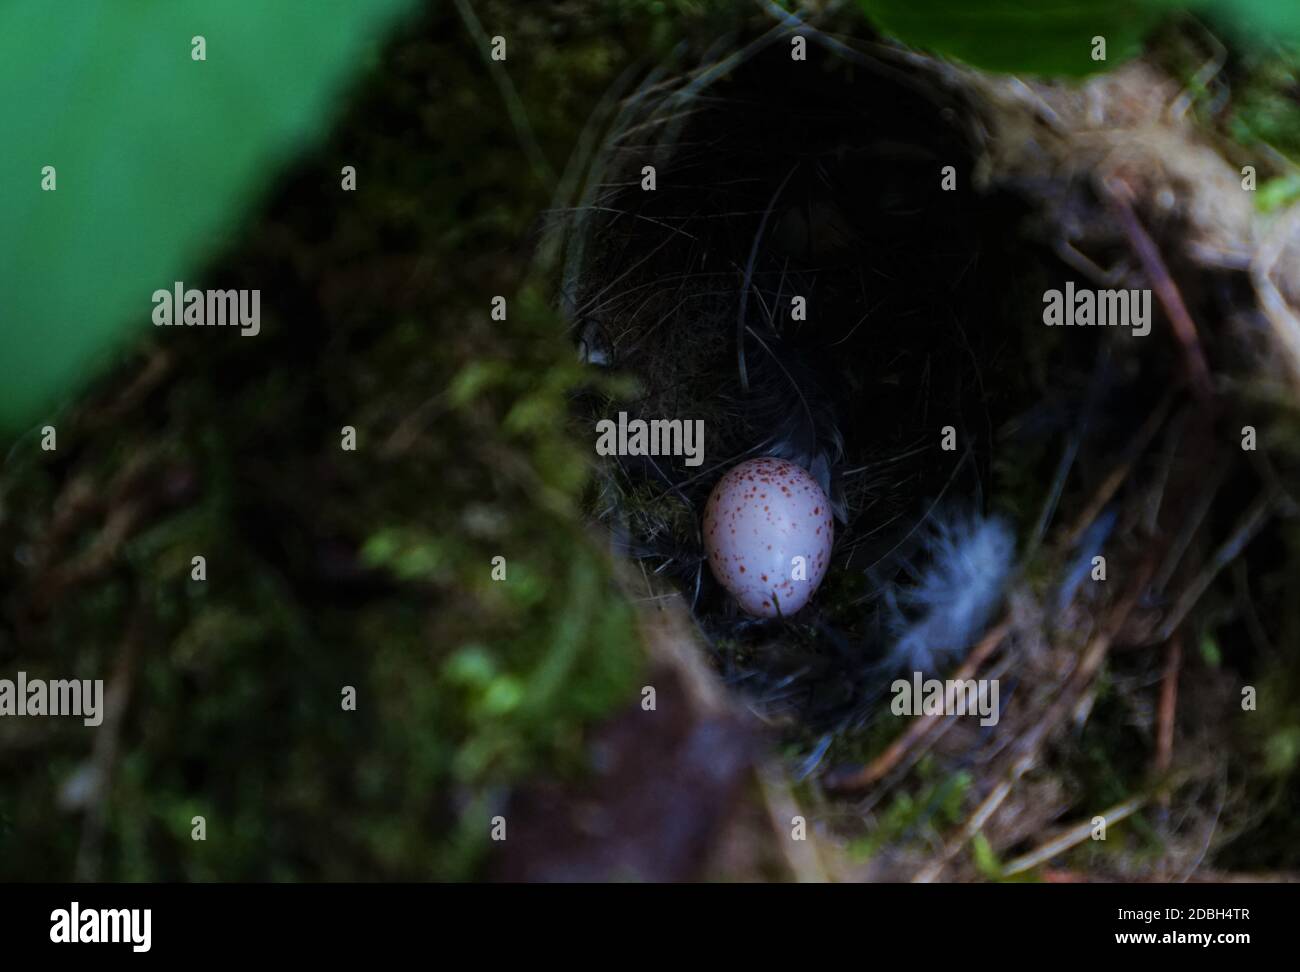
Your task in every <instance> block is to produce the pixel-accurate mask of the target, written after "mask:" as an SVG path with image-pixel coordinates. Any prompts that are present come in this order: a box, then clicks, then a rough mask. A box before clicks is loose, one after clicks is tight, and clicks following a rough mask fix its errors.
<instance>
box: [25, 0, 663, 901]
mask: <svg viewBox="0 0 1300 972" xmlns="http://www.w3.org/2000/svg"><path fill="white" fill-rule="evenodd" d="M476 7H477V10H478V16H479V18H480V20H481V21H482V22H483V23H484V25H485V30H486V31H487V32H488V33H489V34H495V33H498V32H499V31H502V30H504V29H505V28H508V31H506V32H507V33H508V34H509V43H510V49H509V68H510V71H509V74H510V78H511V79H512V81H513V83H514V85H515V86H516V87H517V89H518V93H519V96H520V98H521V99H522V104H523V106H524V111H525V114H526V116H527V119H528V124H529V125H530V127H531V131H532V137H534V138H535V139H536V141H537V143H538V145H539V146H540V149H541V152H542V153H544V155H545V156H546V158H547V159H548V160H549V163H550V166H551V168H552V169H553V170H554V171H560V170H562V168H563V163H564V161H565V159H566V158H567V156H568V153H569V152H570V151H571V150H572V149H573V147H574V145H575V144H576V143H577V141H578V135H579V132H580V131H581V128H582V126H583V125H584V123H585V122H586V121H587V119H588V117H589V116H590V114H591V113H592V111H593V109H594V108H595V106H596V105H597V104H598V102H599V100H600V99H601V97H602V96H603V95H604V94H605V91H606V89H607V88H608V86H609V85H610V84H611V83H612V82H613V81H614V79H615V78H616V77H617V75H618V74H619V73H620V72H622V71H624V70H626V69H627V67H628V66H629V65H630V64H633V63H635V62H637V60H638V58H641V57H643V56H647V55H650V54H652V53H653V49H654V46H655V44H662V43H663V42H664V41H665V30H666V29H667V28H666V24H665V21H664V20H663V18H661V17H654V16H652V14H651V12H649V11H646V10H644V9H640V8H637V9H631V10H626V11H619V10H616V9H613V8H607V7H594V6H591V5H586V4H573V5H570V6H569V7H568V8H567V9H562V10H558V11H550V12H547V13H546V15H543V13H542V12H541V11H536V12H534V11H531V10H521V9H519V7H518V5H510V4H477V5H476ZM651 27H654V30H653V31H652V30H651ZM521 144H522V142H521V136H520V133H519V132H517V131H516V129H515V128H514V127H513V126H512V124H511V121H510V118H509V117H508V114H507V112H506V111H505V109H504V108H503V100H502V95H501V92H500V91H499V89H498V87H497V85H496V84H495V83H494V80H493V76H492V74H491V71H490V67H489V62H488V61H487V59H486V57H485V56H484V53H483V52H482V51H480V50H479V49H478V47H477V46H476V45H475V44H474V43H472V42H471V40H470V37H469V34H468V33H467V31H466V28H465V25H464V24H463V23H462V22H461V20H460V19H459V17H458V16H457V13H456V10H455V8H454V6H453V5H451V4H440V5H437V9H436V10H435V11H433V12H430V13H429V14H428V15H426V16H425V17H424V19H423V20H422V21H420V22H418V23H415V24H413V25H410V26H408V27H407V28H405V29H404V30H403V32H402V36H400V37H398V38H396V39H395V40H394V42H393V43H391V44H390V45H388V46H387V47H386V48H385V49H384V50H382V51H375V52H374V60H373V64H372V65H371V66H370V68H369V72H368V77H367V79H366V80H365V82H364V83H363V84H362V85H361V86H360V88H359V90H358V91H356V92H355V93H354V95H353V96H352V102H351V104H350V105H349V106H348V107H347V108H346V110H345V111H344V112H342V115H341V119H340V120H339V122H338V123H337V126H336V128H335V131H334V134H333V135H332V136H331V137H330V138H329V140H328V142H327V144H326V145H325V147H324V148H322V149H321V150H319V151H318V152H316V153H314V154H313V155H312V156H311V157H309V158H306V159H304V160H302V161H301V162H299V163H298V164H296V165H294V166H293V167H292V168H291V169H290V170H289V171H288V172H287V173H285V174H284V175H283V176H282V177H281V178H280V180H279V183H278V185H277V186H276V187H275V188H274V191H273V192H272V193H271V194H270V197H269V202H268V203H267V205H266V206H265V208H264V209H263V211H262V212H261V213H259V214H258V215H256V217H255V218H253V219H252V220H250V221H249V222H248V224H247V226H246V228H245V229H244V230H243V232H242V233H241V235H239V236H238V237H237V238H233V239H230V240H227V241H224V244H223V245H222V249H223V250H224V252H225V254H226V255H225V256H224V257H222V258H220V259H219V260H218V261H217V262H216V263H215V264H214V265H213V266H211V267H210V268H209V269H208V271H207V272H205V274H204V275H203V278H202V281H201V282H200V281H195V282H194V283H195V284H196V285H200V286H208V285H211V286H220V287H223V288H225V287H248V288H260V289H261V292H262V332H261V334H260V335H259V336H257V337H253V338H241V337H239V336H237V335H235V334H234V333H233V332H228V331H225V330H221V332H220V333H208V332H202V331H192V330H185V331H181V332H172V331H166V332H152V333H150V334H149V335H148V338H147V339H146V340H144V341H143V342H141V344H140V345H139V347H138V348H137V349H135V350H134V351H133V352H132V353H131V354H130V356H129V358H128V359H127V360H124V361H123V362H122V364H121V365H120V367H118V368H117V369H116V370H114V371H113V372H112V373H111V374H109V375H107V376H106V377H105V378H104V379H103V380H102V382H101V383H100V385H99V387H98V388H97V389H96V390H95V391H93V392H92V393H91V394H90V395H88V396H86V397H85V398H83V399H82V400H81V401H80V402H78V403H77V404H74V405H72V406H69V407H68V408H67V409H66V410H65V411H64V412H63V413H62V414H60V415H57V416H52V417H51V418H50V419H49V421H50V423H51V424H53V425H55V426H56V427H57V434H58V440H57V450H56V451H54V452H45V451H42V450H41V448H40V437H39V435H38V434H36V433H35V432H33V433H32V434H29V435H27V436H25V437H24V438H23V439H22V440H20V441H18V442H17V443H15V444H14V445H13V448H12V449H11V450H10V452H9V455H8V459H7V462H6V464H5V466H4V470H3V479H2V480H0V497H2V499H0V504H2V505H0V549H4V550H5V551H6V556H5V558H4V559H3V566H2V567H0V590H3V591H4V592H5V595H4V602H3V615H2V617H3V625H2V626H0V672H3V673H5V674H6V675H8V676H9V677H12V676H13V673H14V672H16V671H18V670H24V671H26V672H28V674H29V675H30V676H32V677H47V678H62V677H73V676H75V677H82V678H103V679H106V680H107V681H108V685H109V693H110V695H112V694H113V693H114V692H117V691H121V692H123V693H124V694H125V696H126V698H127V701H126V704H125V708H124V710H123V713H122V716H121V718H120V720H115V719H114V718H113V717H112V716H110V717H109V719H108V720H106V722H105V725H104V726H103V727H101V728H100V729H97V730H92V729H88V728H85V727H82V726H81V725H80V723H79V722H75V721H74V720H54V719H26V720H24V719H6V720H4V722H3V724H0V876H3V877H9V878H67V877H71V876H74V875H76V876H83V877H98V878H104V879H128V880H136V879H162V880H169V879H194V880H206V879H351V878H408V879H423V878H453V877H457V878H458V877H466V876H471V875H473V874H475V873H477V867H478V862H479V861H480V859H481V852H482V851H483V849H484V846H485V844H486V842H487V839H488V835H489V818H490V816H491V815H492V813H494V812H496V811H497V810H498V809H499V808H500V807H501V805H502V800H503V798H504V795H505V793H506V792H507V791H506V786H507V784H509V783H511V782H513V781H516V780H518V779H520V778H521V777H522V776H524V775H527V774H528V773H530V772H533V771H537V770H539V769H542V768H545V770H546V772H548V773H552V774H559V775H561V776H562V775H564V774H566V773H572V772H575V771H580V770H581V754H582V748H581V746H580V741H581V739H582V734H583V730H584V727H585V726H587V725H589V724H591V723H592V721H593V720H596V719H598V718H599V717H601V716H602V715H604V714H605V713H607V712H609V711H610V710H611V708H612V707H614V706H615V705H617V704H618V703H619V702H621V701H623V700H625V699H626V698H628V697H629V693H630V692H631V690H632V687H633V678H634V676H635V674H636V672H637V670H638V668H639V666H640V664H641V660H640V659H641V649H640V647H639V645H638V643H637V640H636V637H635V634H634V632H633V629H632V626H631V623H630V622H631V614H630V611H629V608H628V607H627V605H626V604H625V603H624V601H623V600H622V599H621V598H620V597H619V596H617V595H616V593H615V592H614V590H613V587H612V583H611V574H610V569H609V564H608V563H607V562H606V559H605V555H604V554H603V552H602V551H601V549H600V545H599V544H598V543H596V542H595V541H594V538H593V537H592V536H591V535H590V534H589V533H588V531H587V530H586V528H585V527H584V526H583V524H582V523H581V521H580V519H579V517H578V515H577V513H576V512H575V510H576V503H575V500H576V498H577V497H578V495H579V493H580V491H581V490H582V489H583V486H584V484H585V482H586V480H587V475H588V465H589V461H590V451H589V448H588V447H587V445H586V443H583V442H581V441H579V440H577V439H575V438H574V437H572V436H570V435H569V429H568V427H567V414H568V412H567V409H568V398H567V396H568V394H569V392H570V390H571V388H572V387H573V385H574V384H575V382H576V381H577V380H578V379H579V371H578V367H577V364H576V362H575V361H574V358H573V352H572V350H571V347H570V345H569V344H568V343H567V342H566V341H565V340H564V339H563V336H562V329H561V325H560V324H559V322H558V321H557V319H556V318H555V316H554V315H553V314H552V313H551V312H550V311H549V309H548V306H549V304H550V297H549V296H548V294H547V292H546V291H545V290H544V289H543V288H542V287H541V286H540V285H539V282H538V281H536V280H533V279H530V277H529V259H530V246H531V244H532V243H533V242H534V241H535V240H536V238H537V234H538V232H539V230H540V228H541V227H542V225H543V220H542V218H541V216H540V214H541V213H542V211H543V210H544V209H545V208H546V207H547V206H548V205H549V204H550V203H551V190H552V186H551V185H548V184H547V182H546V178H545V176H544V174H542V173H541V171H540V170H538V169H537V168H536V167H534V166H532V165H530V163H529V160H528V153H527V152H526V151H525V150H524V149H523V148H522V147H521ZM343 165H353V166H355V167H356V170H357V190H356V192H355V193H353V192H344V191H341V189H340V180H341V176H340V169H341V167H342V166H343ZM187 283H188V281H187ZM496 295H502V296H504V297H506V299H507V302H508V314H507V317H506V320H504V321H498V320H493V319H491V318H490V316H489V314H490V302H491V300H492V298H493V297H494V296H496ZM141 323H142V324H143V321H142V322H141ZM153 369H157V370H156V372H155V371H154V370H153ZM42 424H43V423H42ZM345 426H351V427H353V428H355V431H356V449H355V451H346V450H345V449H344V448H343V447H342V443H343V432H342V429H343V427H345ZM195 556H202V557H204V558H206V580H203V581H197V580H194V579H192V577H191V572H192V569H193V568H192V558H193V557H195ZM494 557H504V558H505V570H506V580H505V581H499V580H494V579H493V577H492V571H493V558H494ZM345 686H353V687H355V689H356V693H357V705H356V711H355V712H351V711H344V710H343V705H342V692H343V689H344V687H345ZM195 816H203V817H205V818H206V827H207V840H206V841H203V842H199V841H194V840H192V839H191V829H192V818H193V817H195Z"/></svg>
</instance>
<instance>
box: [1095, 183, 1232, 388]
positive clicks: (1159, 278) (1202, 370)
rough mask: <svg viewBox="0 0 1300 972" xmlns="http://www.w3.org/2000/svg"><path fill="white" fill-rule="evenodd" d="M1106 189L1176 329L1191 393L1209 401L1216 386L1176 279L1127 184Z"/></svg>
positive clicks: (1119, 184)
mask: <svg viewBox="0 0 1300 972" xmlns="http://www.w3.org/2000/svg"><path fill="white" fill-rule="evenodd" d="M1106 189H1107V190H1108V194H1109V196H1110V201H1111V204H1112V208H1113V209H1114V210H1115V214H1116V215H1117V216H1118V218H1119V221H1120V224H1121V225H1122V226H1123V227H1124V232H1125V233H1126V234H1127V235H1128V239H1129V245H1130V246H1132V248H1133V252H1134V253H1136V254H1137V258H1138V260H1140V261H1141V263H1142V269H1143V270H1145V271H1146V274H1147V278H1148V279H1149V280H1150V281H1151V286H1152V289H1154V290H1155V292H1156V297H1158V298H1159V300H1160V305H1161V306H1162V307H1164V309H1165V315H1166V316H1167V317H1168V318H1169V323H1170V324H1171V325H1173V328H1174V337H1176V338H1177V339H1178V343H1179V344H1181V345H1182V347H1183V356H1184V358H1185V359H1186V366H1187V377H1188V381H1189V382H1190V384H1191V386H1192V390H1193V391H1195V392H1196V394H1197V396H1198V397H1200V398H1201V399H1203V400H1207V399H1209V398H1211V397H1212V396H1213V394H1214V382H1213V380H1212V379H1211V377H1210V366H1209V365H1208V364H1207V363H1206V361H1205V352H1204V350H1203V349H1202V348H1201V339H1200V337H1199V336H1198V334H1197V331H1196V324H1195V322H1194V321H1193V320H1192V315H1191V314H1189V313H1188V311H1187V305H1186V304H1184V303H1183V296H1182V294H1181V293H1179V291H1178V285H1177V284H1176V283H1174V278H1173V277H1172V276H1170V274H1169V268H1168V267H1166V266H1165V261H1164V258H1162V257H1161V256H1160V249H1159V247H1157V246H1156V244H1155V241H1154V240H1153V239H1151V236H1150V234H1149V233H1147V231H1146V230H1145V229H1144V228H1143V226H1142V222H1141V220H1139V219H1138V218H1137V214H1136V213H1135V212H1133V206H1132V203H1131V200H1132V198H1133V192H1132V189H1131V188H1130V187H1129V186H1128V184H1127V183H1125V182H1123V181H1122V180H1120V179H1117V178H1116V179H1110V180H1108V181H1107V182H1106Z"/></svg>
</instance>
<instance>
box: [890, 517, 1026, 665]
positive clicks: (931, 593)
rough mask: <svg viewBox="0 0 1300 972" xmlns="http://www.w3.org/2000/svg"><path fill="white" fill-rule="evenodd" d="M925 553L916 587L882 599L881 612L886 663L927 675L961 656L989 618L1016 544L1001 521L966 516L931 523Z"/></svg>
mask: <svg viewBox="0 0 1300 972" xmlns="http://www.w3.org/2000/svg"><path fill="white" fill-rule="evenodd" d="M926 548H927V552H928V554H929V557H930V560H929V564H928V566H926V567H925V569H924V570H922V571H921V574H920V576H919V578H918V581H917V583H916V584H915V585H914V586H912V587H908V588H905V589H903V590H902V591H899V592H893V593H892V594H891V595H890V596H888V597H887V598H886V608H887V610H888V611H889V621H888V628H889V630H890V631H891V633H892V634H893V636H894V640H893V645H892V647H891V648H890V651H889V655H888V664H889V665H890V666H891V667H892V668H895V669H905V670H907V671H919V672H923V673H926V674H930V673H933V672H935V671H937V670H938V669H939V668H940V667H942V666H945V665H947V664H950V663H951V662H953V661H955V660H956V659H958V658H959V657H961V656H962V655H964V654H965V653H966V651H967V649H969V648H970V647H971V645H973V644H974V643H975V641H976V639H978V638H979V636H980V635H981V634H982V633H983V632H984V629H985V628H986V627H987V626H988V624H989V622H990V621H991V620H992V619H993V614H994V612H995V611H996V610H997V608H998V605H999V604H1000V603H1001V601H1002V595H1003V592H1004V590H1005V588H1006V583H1007V580H1008V578H1009V577H1010V575H1011V568H1012V564H1013V562H1014V559H1015V552H1016V544H1015V538H1014V536H1012V533H1011V529H1010V527H1009V526H1008V525H1007V524H1006V523H1005V522H1004V521H1003V520H1001V519H998V518H985V517H971V518H958V519H955V520H952V521H949V522H946V523H945V522H939V523H936V524H935V525H934V526H933V527H931V528H930V532H929V535H928V536H927V537H926Z"/></svg>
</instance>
